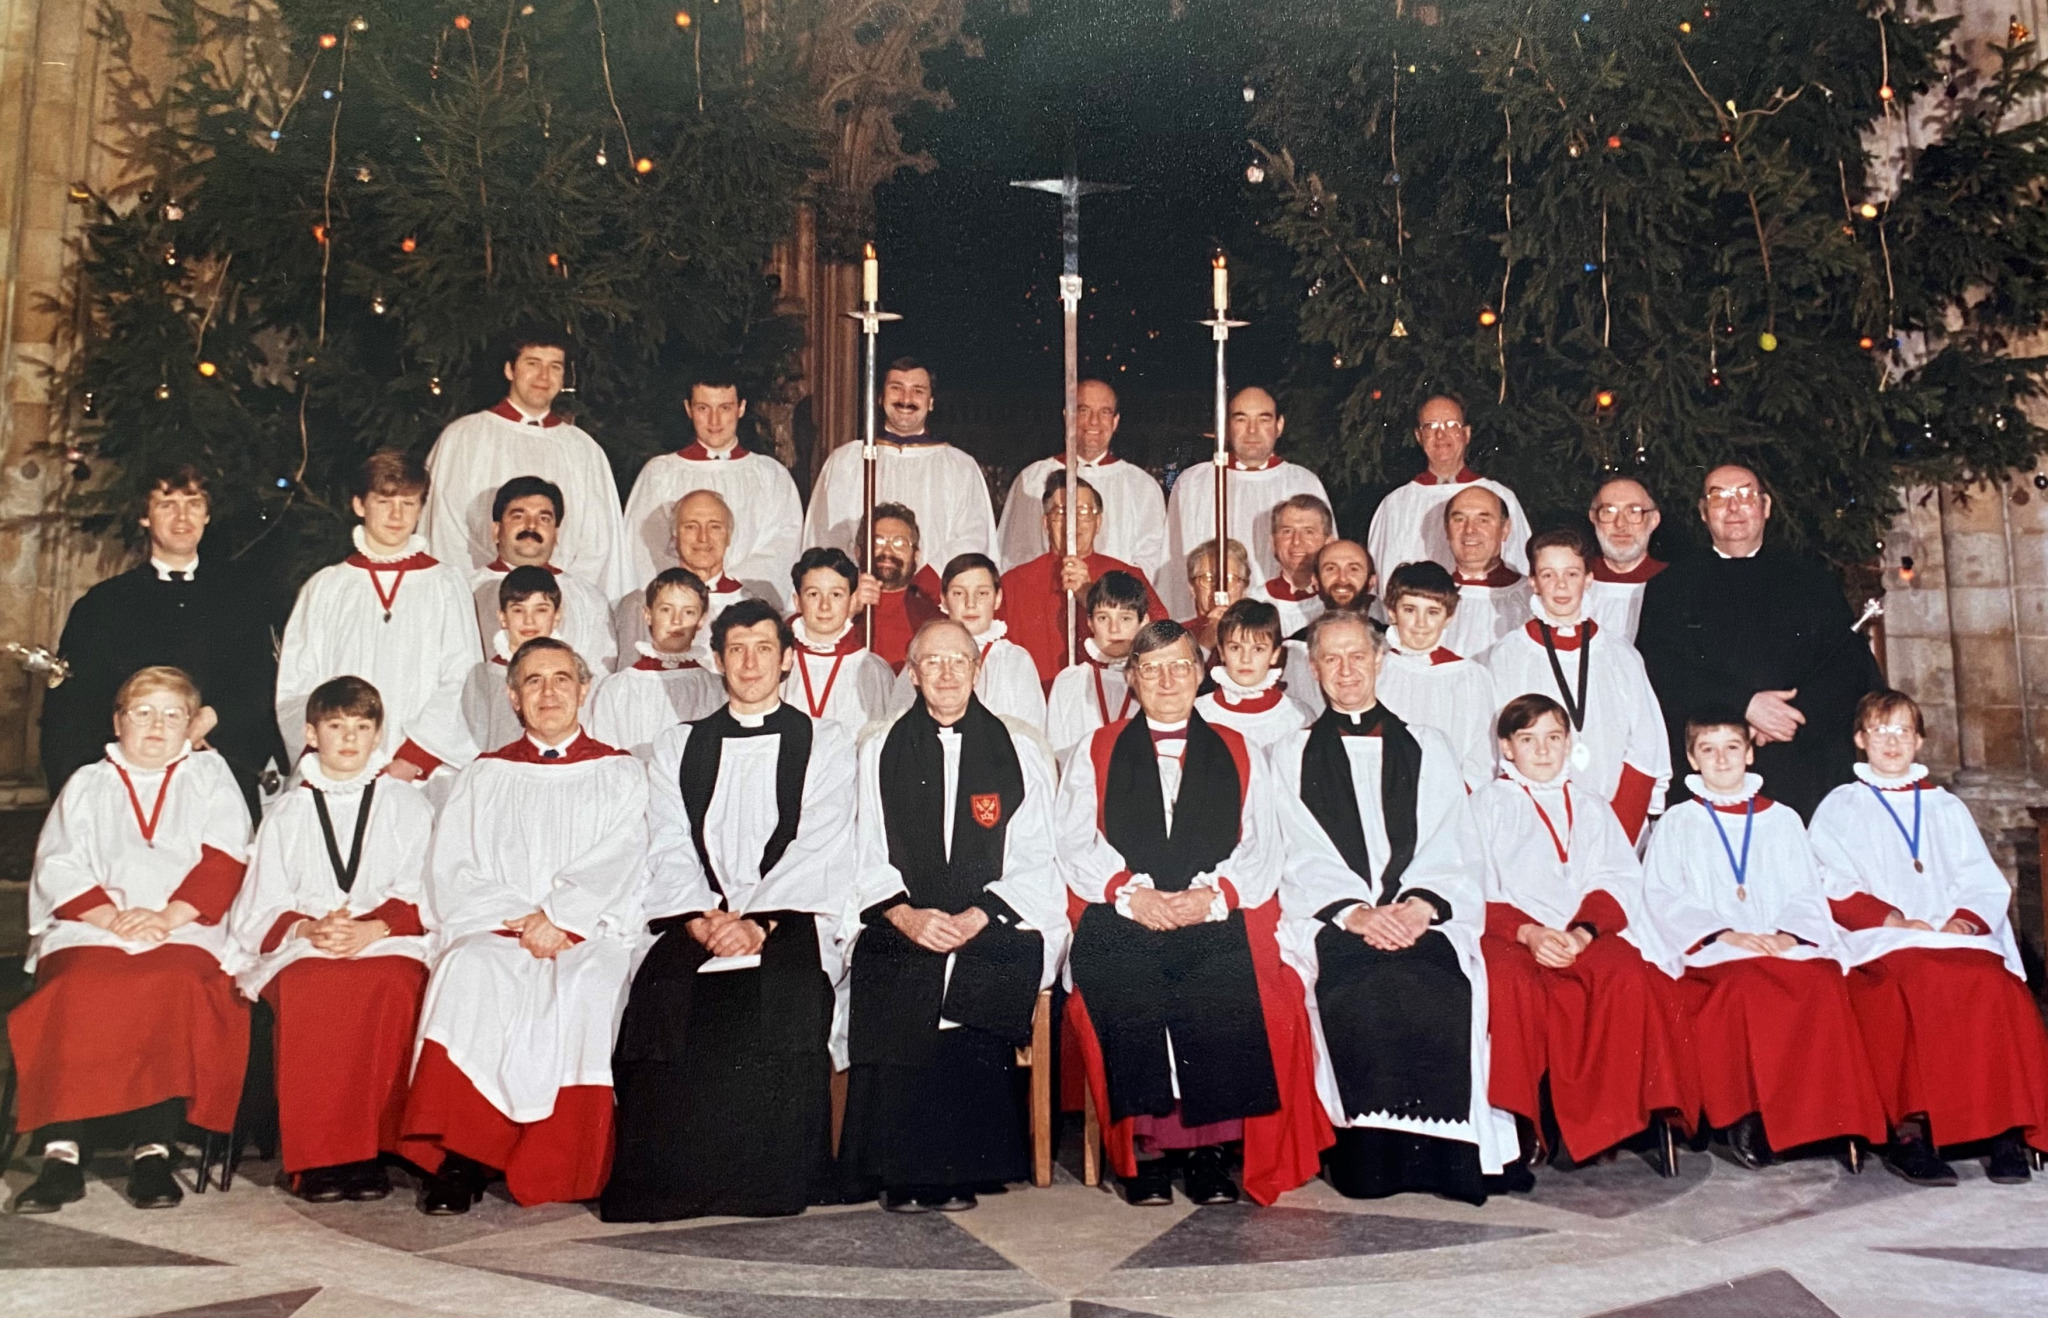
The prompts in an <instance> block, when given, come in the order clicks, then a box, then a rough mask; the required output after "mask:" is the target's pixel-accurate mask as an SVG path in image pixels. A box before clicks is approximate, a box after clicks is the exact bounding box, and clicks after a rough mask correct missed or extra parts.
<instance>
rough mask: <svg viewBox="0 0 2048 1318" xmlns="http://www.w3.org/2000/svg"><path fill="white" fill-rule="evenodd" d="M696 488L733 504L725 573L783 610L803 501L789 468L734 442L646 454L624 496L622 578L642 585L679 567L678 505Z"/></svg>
mask: <svg viewBox="0 0 2048 1318" xmlns="http://www.w3.org/2000/svg"><path fill="white" fill-rule="evenodd" d="M698 490H710V491H711V492H712V493H714V494H716V495H718V496H719V497H720V498H722V499H724V500H725V502H726V506H727V507H729V508H731V509H732V540H731V543H730V544H729V545H728V546H727V548H726V552H725V567H726V571H727V572H728V573H729V574H731V575H732V576H733V577H735V578H737V579H738V580H741V581H744V582H746V583H748V585H749V586H750V587H752V588H753V590H754V593H755V596H756V598H758V599H765V600H767V601H768V602H769V603H771V604H773V605H774V606H775V607H776V608H777V609H778V610H779V609H782V608H783V607H784V606H785V605H784V602H785V601H786V600H787V599H788V598H789V590H788V588H787V587H786V586H785V584H784V583H785V582H787V581H788V580H789V569H790V566H791V564H793V563H795V562H796V559H797V553H798V548H797V541H798V539H799V538H800V537H801V535H802V533H803V523H804V510H803V504H802V502H801V501H800V500H799V499H798V498H797V492H796V482H795V481H794V480H792V479H791V478H790V474H789V468H787V467H785V466H783V465H782V464H781V463H780V462H777V461H776V460H775V459H774V458H772V457H769V456H767V455H765V454H761V453H750V452H748V451H747V450H746V449H743V448H741V447H740V446H739V445H737V444H735V445H734V446H733V447H731V448H729V449H727V450H726V451H725V452H724V453H723V454H715V453H712V452H711V451H710V450H708V449H706V448H704V447H703V446H702V445H701V444H694V443H693V444H691V445H689V446H688V447H687V448H682V449H678V450H677V451H675V452H673V453H657V454H656V455H655V456H653V457H651V458H649V459H647V465H646V466H644V467H642V468H640V475H639V477H638V479H636V480H635V481H634V482H633V492H632V493H631V494H630V495H628V496H627V497H626V573H627V579H628V580H629V581H631V582H632V583H633V584H634V585H635V586H637V587H641V588H644V587H645V586H646V585H647V583H648V582H650V581H652V580H654V577H655V574H656V573H658V572H660V571H662V570H663V569H664V568H672V567H678V566H680V565H681V562H680V560H679V559H677V557H676V524H675V518H676V504H678V503H680V502H681V501H682V499H683V496H684V495H687V494H695V493H696V492H697V491H698ZM705 622H706V623H707V624H708V623H709V622H710V619H709V618H706V619H705Z"/></svg>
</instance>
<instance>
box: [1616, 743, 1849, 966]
mask: <svg viewBox="0 0 2048 1318" xmlns="http://www.w3.org/2000/svg"><path fill="white" fill-rule="evenodd" d="M1685 786H1686V789H1687V790H1688V791H1690V792H1691V793H1692V794H1693V799H1692V800H1690V801H1686V802H1683V803H1681V804H1679V805H1678V806H1675V807H1673V808H1672V809H1670V810H1667V811H1665V812H1664V818H1663V819H1662V820H1661V821H1660V822H1659V823H1658V825H1657V827H1656V828H1655V829H1653V830H1652V831H1651V833H1650V854H1649V856H1648V857H1647V858H1646V859H1645V860H1644V864H1643V894H1644V898H1645V900H1646V901H1647V902H1648V904H1649V913H1650V920H1651V923H1653V924H1655V925H1656V926H1657V933H1658V936H1659V937H1661V938H1662V939H1663V940H1664V942H1665V943H1666V944H1667V945H1668V946H1670V947H1671V948H1672V949H1674V950H1675V951H1677V952H1678V953H1679V954H1680V955H1681V956H1682V957H1683V958H1684V960H1685V964H1686V965H1688V966H1717V965H1720V964H1721V963H1722V962H1724V961H1740V960H1742V959H1744V958H1745V957H1752V956H1759V955H1761V953H1757V952H1745V951H1743V950H1742V949H1740V948H1738V947H1734V946H1731V945H1730V944H1728V943H1726V942H1724V941H1721V940H1720V939H1715V941H1713V942H1711V943H1707V944H1706V945H1705V946H1699V943H1700V940H1701V939H1704V938H1709V937H1712V936H1713V935H1715V934H1719V933H1722V932H1725V931H1728V930H1733V931H1735V932H1736V933H1745V934H1775V933H1787V934H1791V935H1792V936H1793V937H1794V938H1797V939H1799V940H1800V943H1799V945H1798V946H1797V947H1794V948H1792V949H1790V950H1789V951H1786V952H1783V953H1780V955H1781V956H1782V957H1783V959H1785V960H1787V961H1811V960H1815V959H1820V960H1832V961H1836V962H1839V963H1840V964H1841V966H1842V971H1843V973H1844V974H1846V973H1848V969H1849V952H1848V949H1847V948H1846V947H1844V946H1843V944H1842V939H1841V930H1840V929H1839V928H1838V927H1837V926H1836V924H1835V919H1834V914H1833V913H1832V912H1831V911H1829V909H1828V903H1827V894H1826V892H1825V891H1823V889H1822V888H1821V879H1820V868H1819V866H1817V865H1816V864H1815V863H1814V859H1813V848H1812V847H1811V846H1810V845H1809V844H1808V843H1807V839H1806V827H1805V825H1803V824H1801V823H1800V822H1799V812H1798V811H1796V810H1794V809H1793V808H1792V807H1791V806H1788V805H1780V804H1778V803H1777V802H1775V801H1772V800H1770V799H1769V798H1767V797H1762V796H1759V795H1758V793H1759V791H1760V789H1761V788H1762V787H1763V779H1762V778H1760V777H1758V776H1757V775H1756V774H1753V773H1752V774H1748V775H1745V777H1744V780H1743V785H1742V790H1741V791H1740V792H1737V793H1733V794H1730V795H1722V794H1720V793H1717V792H1710V791H1709V790H1708V788H1707V785H1706V783H1705V782H1704V781H1703V780H1702V779H1701V778H1700V776H1699V775H1698V774H1696V773H1694V774H1687V775H1686V778H1685ZM1751 800H1754V801H1755V802H1756V809H1755V812H1754V813H1753V814H1749V813H1745V811H1744V809H1743V807H1744V806H1745V805H1746V803H1748V802H1749V801H1751ZM1716 805H1719V806H1722V807H1724V808H1723V809H1722V810H1720V811H1718V812H1717V811H1715V810H1714V809H1713V806H1716ZM1716 823H1718V824H1719V825H1720V828H1719V829H1716V828H1715V824H1716ZM1745 835H1747V836H1746V838H1745ZM1745 853H1746V858H1745ZM1738 866H1741V867H1742V870H1743V875H1744V880H1745V881H1744V882H1743V884H1742V885H1741V887H1740V889H1739V890H1740V891H1741V892H1743V893H1744V894H1745V895H1744V896H1740V897H1738V896H1737V895H1736V894H1737V892H1738V887H1737V884H1736V882H1735V873H1736V869H1737V867H1738Z"/></svg>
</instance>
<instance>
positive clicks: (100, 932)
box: [7, 668, 249, 1213]
mask: <svg viewBox="0 0 2048 1318" xmlns="http://www.w3.org/2000/svg"><path fill="white" fill-rule="evenodd" d="M199 709H200V701H199V692H198V690H197V688H195V687H194V686H193V685H192V682H191V679H190V678H188V677H186V676H185V674H184V673H182V672H180V671H179V670H177V669H175V668H144V669H141V670H140V671H138V672H136V673H134V674H133V675H132V676H130V677H129V678H128V680H127V681H126V682H124V683H122V684H121V689H120V690H119V691H118V692H116V693H115V696H114V711H113V714H114V738H115V739H114V741H112V742H111V743H109V744H108V745H107V747H106V751H105V754H104V757H103V758H102V759H100V760H98V761H96V762H95V763H92V764H88V765H86V766H85V767H84V768H82V769H80V770H78V771H77V772H76V773H74V774H72V775H71V777H70V779H69V780H68V781H67V782H66V783H65V784H64V790H63V792H62V793H61V794H59V796H58V797H57V803H56V805H55V806H53V807H52V808H51V810H50V815H49V818H48V819H47V820H46V821H45V822H44V824H43V831H42V835H41V836H40V837H39V838H37V840H36V858H35V868H34V870H33V872H32V873H31V874H30V877H29V891H28V907H29V910H28V933H29V945H28V956H27V958H26V960H25V961H24V963H23V968H24V969H25V970H28V971H30V972H32V973H33V974H34V975H35V977H36V985H35V989H34V991H33V992H31V993H30V994H29V995H28V997H27V998H25V999H24V1000H23V1001H22V1003H21V1005H19V1006H17V1007H16V1008H15V1009H14V1010H13V1011H12V1012H10V1013H9V1014H8V1017H7V1042H8V1045H9V1047H10V1048H11V1049H12V1050H13V1054H14V1069H15V1073H16V1074H17V1075H18V1076H19V1077H20V1088H19V1091H18V1096H17V1103H18V1107H17V1109H16V1112H15V1125H16V1129H17V1130H20V1131H32V1132H37V1134H36V1139H35V1144H36V1146H37V1147H40V1148H41V1150H42V1153H43V1165H42V1170H41V1171H40V1172H39V1173H38V1174H37V1176H36V1179H35V1181H34V1183H33V1184H31V1185H30V1186H29V1187H28V1188H27V1189H25V1190H23V1191H22V1192H21V1193H20V1194H18V1195H16V1196H15V1199H14V1205H13V1207H14V1211H15V1212H17V1213H54V1212H56V1211H57V1210H58V1209H60V1208H62V1207H63V1206H64V1205H65V1204H68V1203H71V1202H73V1201H74V1200H77V1199H80V1198H83V1197H84V1195H85V1166H86V1164H87V1163H88V1162H90V1161H91V1159H92V1153H93V1149H94V1147H95V1146H97V1147H100V1148H120V1147H124V1146H130V1145H132V1146H133V1148H134V1160H133V1161H132V1162H131V1163H130V1170H129V1173H128V1200H129V1202H130V1203H132V1204H134V1205H135V1206H136V1207H137V1208H170V1207H172V1206H174V1205H176V1204H177V1203H178V1202H179V1201H180V1200H181V1199H183V1198H184V1192H183V1191H181V1190H180V1189H179V1188H178V1182H177V1180H176V1179H175V1178H174V1177H173V1176H172V1174H171V1160H172V1157H173V1150H174V1149H175V1147H176V1142H177V1138H178V1132H179V1130H180V1128H181V1125H182V1124H183V1123H187V1122H189V1123H190V1124H192V1125H194V1126H198V1127H200V1128H201V1129H202V1130H209V1131H226V1130H228V1129H229V1128H231V1127H232V1126H233V1125H234V1121H235V1109H236V1106H237V1104H238V1103H239V1102H240V1100H241V1096H242V1072H243V1068H244V1066H245V1065H246V1063H247V1061H248V1056H249V1011H248V1007H247V1005H246V1004H244V1003H243V1002H242V1000H241V999H240V998H238V997H237V996H236V995H235V991H234V981H233V980H231V979H230V978H229V977H228V973H227V970H226V966H228V965H229V964H231V963H232V961H233V959H234V951H233V948H232V944H231V943H230V941H229V939H228V931H227V929H226V927H225V926H224V925H223V924H222V923H221V921H222V919H223V917H225V916H226V915H227V913H228V909H229V906H230V905H231V904H232V903H233V901H234V899H235V894H236V891H237V890H238V889H239V888H240V887H241V885H242V877H243V868H244V858H245V857H246V855H247V854H248V847H249V810H248V807H247V806H246V805H245V804H244V803H243V800H242V793H241V789H240V788H239V787H237V786H236V784H235V778H234V775H233V774H232V773H231V772H229V770H228V767H227V764H226V762H225V761H223V760H222V759H221V757H220V755H219V754H217V753H216V752H214V751H199V750H194V749H193V748H192V745H191V741H190V737H191V734H192V727H193V720H194V719H195V718H196V717H197V716H198V714H199ZM9 1133H10V1136H11V1135H12V1133H13V1132H9Z"/></svg>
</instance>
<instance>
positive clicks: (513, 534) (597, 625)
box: [469, 476, 618, 673]
mask: <svg viewBox="0 0 2048 1318" xmlns="http://www.w3.org/2000/svg"><path fill="white" fill-rule="evenodd" d="M567 516H568V509H567V507H566V505H565V504H564V503H563V501H562V491H561V488H560V487H559V486H557V485H556V484H555V483H554V482H553V481H544V480H542V479H541V478H540V477H538V476H515V477H513V478H512V479H511V480H509V481H506V482H505V483H504V484H503V485H500V486H499V487H498V492H497V493H496V494H495V495H493V496H492V497H491V538H492V540H494V541H495V542H496V543H497V546H498V556H497V557H496V558H494V559H492V560H491V561H490V562H488V563H486V564H484V565H483V566H482V567H480V568H478V569H477V570H476V571H475V572H473V573H471V574H470V579H469V584H470V590H471V593H472V594H473V595H474V596H475V597H476V622H477V630H478V632H479V633H481V634H482V636H483V639H484V654H485V656H486V657H489V655H490V652H491V636H492V634H493V633H494V632H496V631H497V630H498V626H499V622H498V587H499V585H500V584H501V583H503V581H504V580H505V574H506V573H508V572H510V571H512V570H513V569H514V568H520V567H535V568H544V569H546V570H547V572H548V573H549V574H550V575H551V576H553V577H554V579H555V586H556V588H557V589H559V590H560V591H561V595H562V603H561V618H560V620H559V621H558V622H557V624H556V630H557V631H558V632H560V634H561V637H562V639H563V640H565V641H567V642H568V643H569V644H571V645H573V646H575V647H576V653H578V654H580V655H582V656H583V661H584V662H585V663H587V664H590V665H592V666H593V667H595V668H596V669H597V670H598V671H599V672H605V673H608V672H610V671H611V670H612V669H613V667H615V666H616V661H617V659H618V641H617V639H616V638H614V637H613V635H612V604H611V601H610V600H608V599H606V598H605V596H604V594H603V592H601V591H599V590H598V589H597V587H595V586H593V585H591V584H590V583H589V582H587V581H585V580H584V579H583V578H582V577H580V576H577V575H576V574H575V573H573V572H564V571H562V569H560V568H558V567H556V566H555V564H554V555H555V546H556V545H557V544H558V543H559V542H560V537H561V532H562V522H563V520H564V519H565V518H566V517H567Z"/></svg>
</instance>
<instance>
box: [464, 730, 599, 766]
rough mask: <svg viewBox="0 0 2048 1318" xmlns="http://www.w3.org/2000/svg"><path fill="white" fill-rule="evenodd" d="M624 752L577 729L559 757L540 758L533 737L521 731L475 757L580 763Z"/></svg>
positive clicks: (547, 762) (525, 762)
mask: <svg viewBox="0 0 2048 1318" xmlns="http://www.w3.org/2000/svg"><path fill="white" fill-rule="evenodd" d="M624 754H626V752H625V751H622V750H620V749H618V748H617V747H615V746H607V745H605V744H604V743H603V742H601V741H593V740H592V739H591V737H590V734H589V733H587V732H583V731H581V730H580V729H579V730H578V731H577V733H576V740H574V741H572V742H570V743H569V744H568V746H567V747H565V748H564V749H563V750H562V754H561V758H559V759H554V760H544V759H542V758H541V754H540V748H539V747H538V746H535V745H534V744H533V739H532V738H531V737H528V736H527V735H526V734H525V733H523V732H522V733H520V734H519V736H518V738H517V739H516V740H514V741H512V742H510V743H508V744H506V745H503V746H500V747H498V749H496V750H494V751H485V752H484V753H483V754H482V755H480V756H478V757H477V758H479V759H484V760H507V761H510V762H511V763H513V764H547V765H555V764H581V763H583V762H584V761H585V760H602V759H605V758H606V757H608V756H612V755H624Z"/></svg>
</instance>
